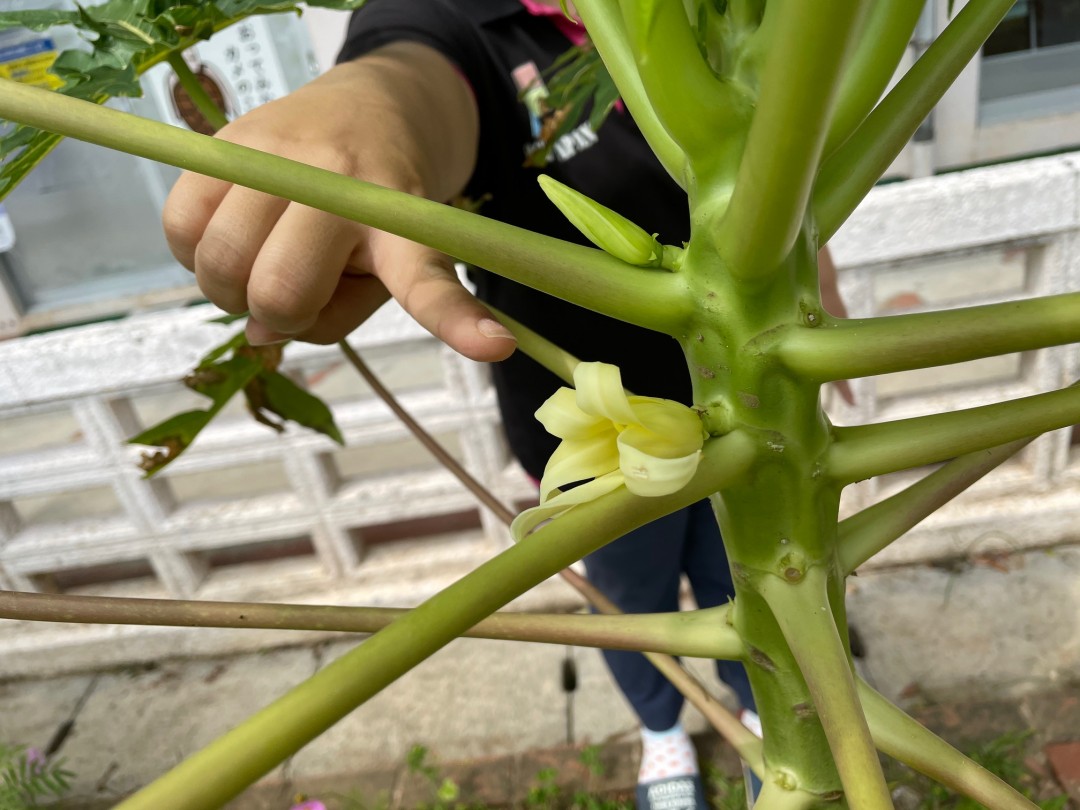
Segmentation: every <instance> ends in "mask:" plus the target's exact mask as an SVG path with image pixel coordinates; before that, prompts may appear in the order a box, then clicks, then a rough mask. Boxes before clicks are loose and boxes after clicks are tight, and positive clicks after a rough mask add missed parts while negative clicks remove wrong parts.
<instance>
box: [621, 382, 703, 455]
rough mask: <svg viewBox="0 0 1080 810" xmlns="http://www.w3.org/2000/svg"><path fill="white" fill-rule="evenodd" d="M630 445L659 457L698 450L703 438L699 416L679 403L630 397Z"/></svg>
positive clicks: (651, 398) (686, 453)
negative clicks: (632, 418)
mask: <svg viewBox="0 0 1080 810" xmlns="http://www.w3.org/2000/svg"><path fill="white" fill-rule="evenodd" d="M630 407H632V408H633V409H634V415H635V416H636V417H637V419H636V420H635V439H634V446H635V447H637V448H638V449H639V450H643V451H645V452H647V453H650V454H652V455H654V456H657V457H659V458H679V457H682V456H686V455H689V454H690V453H692V452H693V451H694V450H700V449H701V446H702V444H703V442H704V439H705V431H704V428H703V427H702V426H701V417H699V416H698V415H697V413H695V412H694V411H693V410H692V409H690V408H688V407H686V406H685V405H683V404H682V403H679V402H673V401H672V400H670V399H657V398H655V397H631V398H630Z"/></svg>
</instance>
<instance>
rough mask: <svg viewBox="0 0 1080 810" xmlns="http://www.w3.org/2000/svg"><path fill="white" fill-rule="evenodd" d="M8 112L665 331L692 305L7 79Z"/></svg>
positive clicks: (562, 246)
mask: <svg viewBox="0 0 1080 810" xmlns="http://www.w3.org/2000/svg"><path fill="white" fill-rule="evenodd" d="M0 118H4V119H7V120H11V121H17V122H19V123H25V124H30V125H32V126H35V127H39V128H41V129H45V130H49V131H52V132H57V133H60V134H63V135H66V136H68V137H73V138H78V139H79V140H84V141H88V142H90V143H96V144H99V145H101V146H107V147H109V148H111V149H118V150H120V151H122V152H127V153H129V154H133V155H139V156H141V157H146V158H150V159H151V160H157V161H161V162H163V163H168V164H170V165H173V166H179V167H180V168H182V169H189V170H191V171H196V172H199V173H201V174H206V175H209V176H211V177H217V178H219V179H222V180H227V181H229V182H232V183H237V184H239V185H244V186H248V187H250V188H254V189H257V190H259V191H264V192H266V193H268V194H273V195H275V196H278V197H285V198H287V199H291V200H295V201H296V202H300V203H303V204H304V205H309V206H311V207H313V208H318V209H320V210H323V211H328V212H330V213H332V214H337V215H338V216H342V217H345V218H346V219H351V220H355V221H357V222H363V223H364V224H366V225H370V226H372V227H374V228H378V229H380V230H384V231H389V232H390V233H395V234H398V235H399V236H403V237H405V238H407V239H412V240H413V241H416V242H420V243H422V244H425V245H429V246H431V247H433V248H436V249H437V250H442V251H445V252H446V253H448V254H450V255H452V256H455V257H456V258H459V259H461V260H462V261H467V262H470V263H472V264H475V265H477V266H479V267H483V268H485V269H487V270H490V271H492V272H494V273H498V274H500V275H505V276H506V277H507V278H512V279H513V280H515V281H518V282H521V283H522V284H527V285H529V286H531V287H534V288H536V289H538V290H543V291H544V292H547V293H550V294H552V295H555V296H558V297H560V298H564V299H566V300H568V301H571V302H573V303H576V304H579V305H581V306H583V307H586V308H589V309H593V310H595V311H597V312H603V313H607V314H610V315H615V316H617V317H619V318H621V319H622V320H626V321H629V322H631V323H635V324H637V325H639V326H644V327H646V328H649V329H655V330H658V331H667V332H670V331H674V330H675V329H677V327H678V324H679V323H681V322H682V321H683V320H684V319H685V316H686V314H687V307H688V306H689V303H688V302H687V300H686V296H685V290H684V288H683V285H682V282H681V280H680V279H679V277H678V274H675V273H658V272H656V271H654V270H649V269H641V268H635V267H631V266H630V265H627V264H625V263H624V262H621V261H618V260H617V259H614V258H613V257H611V256H608V255H607V254H606V253H604V252H603V251H600V250H595V249H592V248H586V247H582V246H580V245H575V244H572V243H570V242H564V241H562V240H561V239H555V238H552V237H549V236H543V235H541V234H538V233H534V232H532V231H529V230H525V229H524V228H518V227H515V226H513V225H507V224H505V223H502V222H497V221H495V220H492V219H487V218H486V217H482V216H479V215H477V214H471V213H469V212H467V211H462V210H460V209H456V208H451V207H449V206H446V205H441V204H439V203H435V202H431V201H430V200H424V199H421V198H419V197H414V196H412V195H410V194H404V193H402V192H398V191H392V190H390V189H386V188H382V187H381V186H376V185H373V184H371V183H365V182H363V181H360V180H355V179H353V178H349V177H344V176H342V175H338V174H334V173H333V172H329V171H326V170H324V169H316V168H313V167H311V166H306V165H304V164H303V163H298V162H296V161H292V160H287V159H285V158H281V157H277V156H275V155H269V154H266V153H264V152H259V151H257V150H255V149H248V148H246V147H243V146H238V145H236V144H233V143H228V142H226V141H221V140H217V139H214V138H210V137H207V136H204V135H198V134H196V133H193V132H189V131H187V130H182V129H179V128H177V127H171V126H168V125H167V124H160V123H157V122H155V121H149V120H146V119H143V118H139V117H138V116H134V115H128V114H126V113H122V112H119V111H117V110H111V109H108V108H105V107H98V106H96V105H94V104H90V103H88V102H84V101H78V100H76V99H70V98H66V97H64V96H60V95H57V94H55V93H50V92H49V91H48V90H43V89H41V88H37V87H30V86H28V85H22V84H19V83H18V82H13V81H9V80H0Z"/></svg>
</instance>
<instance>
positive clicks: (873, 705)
mask: <svg viewBox="0 0 1080 810" xmlns="http://www.w3.org/2000/svg"><path fill="white" fill-rule="evenodd" d="M858 689H859V698H860V699H861V700H862V705H863V709H864V711H865V712H866V719H867V721H868V722H869V724H870V732H871V734H873V735H874V742H875V743H876V744H877V747H878V748H880V749H881V751H882V753H885V754H888V755H889V756H891V757H893V758H894V759H897V760H899V761H900V762H903V763H904V764H905V765H907V766H909V767H910V768H913V769H914V770H916V771H918V772H919V773H922V774H925V775H926V776H929V777H930V778H931V779H936V780H937V781H938V782H940V783H941V784H943V785H945V786H946V787H948V788H952V789H953V790H955V791H956V792H957V793H961V794H963V795H964V796H967V797H969V798H971V799H974V800H975V801H976V802H978V803H979V804H981V805H983V806H984V807H992V808H994V810H1037V807H1038V805H1036V804H1034V803H1033V802H1031V801H1030V800H1028V799H1026V798H1024V796H1023V795H1021V794H1020V793H1019V792H1018V791H1017V790H1015V789H1014V788H1012V787H1010V786H1009V785H1007V784H1005V782H1003V781H1002V780H1001V779H999V778H998V777H996V776H995V775H994V774H992V773H990V771H988V770H986V768H984V767H982V766H981V765H979V764H978V763H977V762H973V761H972V760H971V759H969V758H968V757H966V756H964V755H963V754H961V753H960V752H959V751H957V750H956V749H955V748H953V747H952V746H951V745H949V744H948V743H947V742H945V741H944V740H943V739H941V738H940V737H938V736H937V735H936V734H934V733H933V732H931V731H928V730H927V729H925V728H923V726H921V725H919V723H918V722H916V721H915V720H913V719H912V718H910V717H908V716H907V715H906V714H904V712H902V711H901V710H900V709H898V708H897V707H896V706H894V705H893V704H892V703H890V702H889V701H887V700H886V699H885V698H884V697H882V696H881V695H879V694H878V693H877V692H875V691H874V690H873V689H871V688H870V687H869V686H868V685H867V684H866V683H865V682H863V681H862V680H860V681H859V683H858Z"/></svg>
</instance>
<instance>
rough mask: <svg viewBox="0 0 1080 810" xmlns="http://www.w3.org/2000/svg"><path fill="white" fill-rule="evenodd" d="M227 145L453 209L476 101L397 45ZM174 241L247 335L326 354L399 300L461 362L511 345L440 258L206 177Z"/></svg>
mask: <svg viewBox="0 0 1080 810" xmlns="http://www.w3.org/2000/svg"><path fill="white" fill-rule="evenodd" d="M219 137H221V138H225V139H227V140H230V141H234V142H236V143H242V144H244V145H246V146H251V147H254V148H256V149H262V150H264V151H268V152H273V153H275V154H279V155H284V156H286V157H290V158H293V159H295V160H300V161H303V162H305V163H309V164H312V165H315V166H319V167H321V168H326V169H331V170H333V171H337V172H340V173H342V174H347V175H351V176H353V177H358V178H361V179H363V180H367V181H370V182H373V183H378V184H379V185H383V186H387V187H390V188H395V189H398V190H401V191H407V192H410V193H412V194H417V195H420V196H424V197H428V198H429V199H433V200H438V201H445V200H448V199H450V198H452V197H454V196H456V195H457V194H459V193H460V192H461V190H462V189H463V188H464V186H465V184H466V182H467V181H468V178H469V176H470V175H471V174H472V171H473V168H474V166H475V162H476V150H477V144H478V140H479V121H478V115H477V110H476V103H475V100H474V98H473V96H472V91H471V90H470V88H469V87H468V85H467V84H466V83H465V80H464V79H463V78H462V77H461V76H460V75H459V74H458V72H457V71H456V69H455V68H454V66H453V65H452V64H451V63H450V62H449V61H448V60H447V59H446V58H445V57H443V56H442V55H441V54H439V53H438V52H437V51H435V50H433V49H431V48H428V47H427V46H424V45H420V44H415V43H408V42H401V43H395V44H391V45H387V46H385V47H383V48H380V49H378V50H376V51H373V52H372V53H371V54H368V55H367V56H364V57H362V58H360V59H357V60H355V61H353V62H349V63H347V64H343V65H339V66H337V67H335V68H334V69H333V70H331V71H329V72H328V73H326V74H325V75H324V76H321V77H320V78H318V79H316V80H315V81H313V82H311V83H310V84H308V85H306V86H305V87H303V88H301V89H300V90H298V91H296V92H295V93H292V94H290V95H289V96H287V97H285V98H283V99H279V100H277V101H274V102H271V103H269V104H266V105H264V106H262V107H260V108H258V109H256V110H253V111H252V112H251V113H248V114H247V115H245V116H243V117H241V118H239V119H237V120H236V121H234V122H232V123H231V124H229V125H228V126H227V127H225V128H224V129H222V130H221V132H220V133H219ZM164 225H165V233H166V238H167V239H168V241H169V245H170V247H171V249H172V251H173V253H174V254H175V255H176V257H177V259H178V260H179V261H180V262H181V263H182V264H183V265H184V266H186V267H187V268H188V269H190V270H192V271H193V272H194V273H195V276H196V278H197V280H198V283H199V286H200V287H201V288H202V290H203V292H204V293H205V295H206V296H207V298H209V299H210V300H211V301H213V302H214V303H215V304H217V305H218V306H220V307H221V308H223V309H225V310H227V311H229V312H243V311H245V310H250V311H251V320H250V322H249V325H248V336H249V338H251V340H252V342H256V343H266V342H273V341H277V340H283V339H286V338H292V337H296V338H300V339H303V340H309V341H313V342H318V343H328V342H333V341H335V340H338V339H340V338H342V337H344V336H345V335H346V334H348V333H349V332H351V331H352V330H353V329H355V328H356V327H357V326H358V325H359V324H360V323H362V322H363V321H364V320H365V319H366V318H367V317H368V316H369V315H371V313H373V312H374V311H375V310H376V309H377V308H378V307H379V306H381V305H382V304H383V303H384V302H385V301H386V300H387V298H388V297H389V296H391V295H392V296H393V297H394V298H396V299H397V300H398V301H399V302H400V303H401V305H402V306H403V307H404V308H405V309H406V310H407V311H408V312H409V313H410V314H411V315H412V316H413V317H414V318H415V319H416V320H417V321H419V322H420V324H421V325H423V326H424V327H426V328H427V329H428V330H429V331H431V332H432V333H433V334H434V335H435V336H436V337H438V338H440V339H441V340H443V341H445V342H446V343H448V344H449V345H450V346H452V347H453V348H454V349H457V350H458V351H459V352H461V353H462V354H465V355H466V356H468V357H472V358H474V359H477V360H498V359H502V358H504V357H506V356H508V355H509V354H510V353H511V352H512V351H513V348H514V341H513V338H512V337H510V336H509V333H508V332H507V331H506V330H505V328H503V327H502V326H501V325H500V324H498V322H496V321H494V320H493V319H492V318H491V316H490V313H488V311H487V309H485V308H484V306H483V305H482V304H481V303H480V302H479V301H477V300H476V299H475V298H473V297H472V296H471V295H470V294H469V293H468V292H467V291H466V290H465V289H464V288H463V287H462V286H461V285H460V284H459V283H458V281H457V276H456V275H455V273H454V270H453V266H452V264H451V262H450V260H449V259H448V258H447V257H446V256H445V255H443V254H440V253H438V252H436V251H433V250H431V249H430V248H426V247H423V246H421V245H417V244H415V243H413V242H409V241H406V240H404V239H401V238H399V237H396V236H392V235H390V234H386V233H383V232H381V231H376V230H373V229H371V228H367V227H365V226H363V225H359V224H357V223H353V222H349V221H347V220H344V219H341V218H339V217H336V216H333V215H330V214H326V213H323V212H320V211H316V210H314V209H311V208H307V207H305V206H302V205H297V204H295V203H290V202H288V201H286V200H282V199H279V198H276V197H271V196H269V195H266V194H262V193H260V192H256V191H251V190H249V189H245V188H241V187H239V186H233V185H230V184H228V183H224V182H222V181H219V180H213V179H210V178H206V177H202V176H200V175H194V174H185V175H183V176H182V177H181V178H180V180H179V181H178V182H177V184H176V186H175V188H174V189H173V191H172V193H171V194H170V196H169V200H168V202H167V204H166V207H165V214H164Z"/></svg>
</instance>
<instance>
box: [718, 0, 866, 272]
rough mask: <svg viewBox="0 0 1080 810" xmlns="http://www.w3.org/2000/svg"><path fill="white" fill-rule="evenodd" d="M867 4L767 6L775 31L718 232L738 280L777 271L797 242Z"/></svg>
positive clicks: (782, 2)
mask: <svg viewBox="0 0 1080 810" xmlns="http://www.w3.org/2000/svg"><path fill="white" fill-rule="evenodd" d="M866 5H867V4H866V3H862V2H858V0H838V2H833V3H829V4H828V7H827V8H822V7H821V6H820V5H819V4H818V3H806V2H802V0H772V2H770V3H769V4H768V5H767V6H766V10H765V17H766V23H767V22H768V21H769V17H770V15H778V17H777V18H776V27H775V29H774V30H773V31H772V40H771V42H770V43H769V44H770V47H769V49H768V53H767V55H766V57H765V60H766V61H765V66H764V70H763V75H762V77H761V91H760V93H759V97H758V106H757V109H756V110H755V112H754V118H753V122H752V123H751V125H750V131H749V134H748V135H747V141H746V150H745V152H744V154H743V156H742V162H741V164H740V166H739V173H738V178H737V180H736V182H735V191H734V193H733V195H732V197H731V204H730V207H729V208H728V209H727V213H726V214H725V215H724V217H723V219H722V220H721V222H720V226H719V230H718V232H717V234H716V245H717V249H718V250H719V252H720V255H721V256H722V257H724V259H726V260H727V262H728V264H729V267H730V270H731V272H732V273H733V274H735V275H736V276H739V277H742V278H762V277H766V276H768V275H771V274H773V273H775V272H776V270H777V268H778V266H779V264H780V262H781V261H782V260H783V259H784V258H785V257H786V256H787V255H788V254H789V253H790V251H791V248H792V246H793V245H794V244H795V238H796V236H797V235H798V233H799V230H800V228H801V227H802V225H803V220H804V218H805V216H806V208H807V201H808V200H809V198H810V192H811V189H812V187H813V183H814V178H815V176H816V175H817V170H818V160H819V159H820V157H821V151H822V149H823V147H824V144H825V134H826V132H827V131H828V126H829V121H830V118H831V114H832V109H833V102H834V98H835V94H836V88H837V84H838V79H839V77H840V75H841V71H842V69H843V67H844V63H845V61H846V60H847V57H848V55H849V53H850V50H851V47H852V43H853V41H854V34H855V32H856V31H857V30H858V24H859V20H860V17H861V15H862V13H863V12H864V11H865V9H866ZM766 23H763V25H765V24H766ZM826 43H827V44H826ZM795 76H798V77H799V80H798V81H793V80H792V77H795ZM808 88H814V90H813V91H809V92H808Z"/></svg>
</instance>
